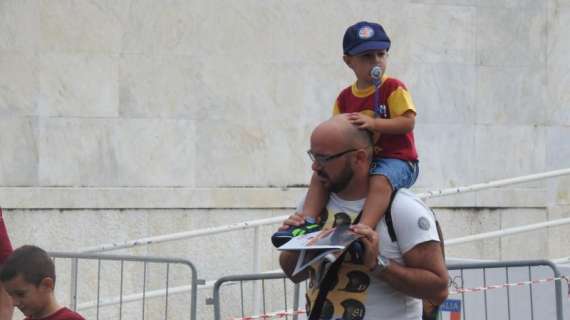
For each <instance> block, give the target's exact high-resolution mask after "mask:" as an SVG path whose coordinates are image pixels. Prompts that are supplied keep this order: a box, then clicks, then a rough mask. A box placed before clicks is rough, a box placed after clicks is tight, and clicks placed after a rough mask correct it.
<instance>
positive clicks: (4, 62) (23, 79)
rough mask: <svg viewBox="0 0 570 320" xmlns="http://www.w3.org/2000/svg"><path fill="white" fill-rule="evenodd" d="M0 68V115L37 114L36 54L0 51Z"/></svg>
mask: <svg viewBox="0 0 570 320" xmlns="http://www.w3.org/2000/svg"><path fill="white" fill-rule="evenodd" d="M0 32H1V31H0ZM0 70H1V72H0V116H3V117H8V118H11V117H14V116H18V117H25V116H34V115H37V106H38V88H39V82H38V60H37V56H36V55H34V54H31V53H23V54H22V53H16V52H8V51H0Z"/></svg>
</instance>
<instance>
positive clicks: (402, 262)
mask: <svg viewBox="0 0 570 320" xmlns="http://www.w3.org/2000/svg"><path fill="white" fill-rule="evenodd" d="M308 153H309V156H310V157H311V160H312V161H313V163H312V169H313V171H314V172H315V175H316V176H317V177H318V179H319V180H320V181H321V182H322V183H323V184H324V185H325V186H326V187H327V189H329V190H331V195H330V198H329V201H328V204H327V207H326V210H324V211H323V212H322V213H321V215H320V223H321V224H322V225H323V227H324V228H327V227H330V226H332V224H333V221H334V217H335V216H336V215H339V213H342V214H344V215H348V216H350V218H351V220H352V221H354V220H355V219H356V217H357V216H358V215H359V213H360V212H361V210H362V208H363V205H364V202H365V200H366V199H365V198H366V196H367V192H368V186H369V184H368V178H369V177H368V172H369V166H370V163H371V159H372V143H371V138H370V136H369V134H368V132H367V131H364V130H360V129H358V128H357V127H356V126H354V125H352V124H351V123H350V122H349V121H348V119H347V118H346V116H344V115H339V116H335V117H333V118H331V119H329V120H327V121H325V122H323V123H321V124H319V125H318V126H317V127H316V128H315V129H314V131H313V133H312V135H311V148H310V150H309V151H308ZM302 206H303V204H302V203H301V204H300V205H299V207H301V208H302ZM297 212H300V211H297ZM390 216H391V218H392V223H391V225H392V226H393V230H394V232H395V234H396V236H397V238H396V240H394V241H392V240H391V238H390V235H389V231H388V227H387V224H386V220H385V218H382V220H381V221H380V222H379V223H378V225H377V226H376V230H374V229H372V228H370V227H368V226H366V225H364V224H355V225H353V226H352V230H353V231H354V232H357V233H359V234H362V235H363V238H361V239H362V243H363V246H364V250H363V254H362V257H358V256H359V255H357V254H354V253H353V254H351V253H350V252H349V253H348V254H346V255H345V256H344V260H343V261H342V263H341V264H340V267H339V269H338V270H337V273H336V275H335V277H334V280H333V281H331V283H333V284H334V286H333V287H332V288H331V289H330V291H329V292H328V294H326V296H325V297H324V299H323V298H322V297H321V298H318V296H319V289H320V288H322V284H321V286H318V285H317V280H316V275H317V274H319V270H320V268H323V265H322V264H320V263H318V264H315V265H313V266H311V268H308V271H306V272H302V273H300V274H297V275H295V277H292V272H293V270H294V266H295V263H296V261H297V258H298V254H297V253H294V252H291V251H283V252H282V253H281V255H280V258H279V261H280V264H281V267H282V268H283V271H284V272H285V273H286V274H287V275H288V277H290V278H291V280H293V281H295V282H299V281H302V280H305V279H310V282H309V289H308V291H307V296H306V298H307V312H308V313H309V319H343V320H344V319H350V320H359V319H366V320H383V319H391V320H394V319H396V320H399V319H402V320H403V319H414V320H420V319H421V318H422V299H427V300H428V301H431V303H433V304H436V305H437V304H440V303H441V302H443V300H445V299H446V297H447V294H448V291H447V280H448V278H447V277H448V274H447V268H446V266H445V261H444V259H443V253H442V251H441V247H440V244H439V241H440V239H439V237H438V234H437V230H436V227H435V217H434V216H433V214H432V212H431V211H430V210H429V208H427V206H426V205H425V204H424V203H423V202H422V201H421V200H420V199H419V198H417V197H416V196H415V195H414V194H413V193H412V192H410V191H408V190H406V189H400V190H398V191H397V193H396V195H395V196H394V200H393V203H392V207H391V215H390ZM304 222H305V221H304V218H303V216H302V215H299V214H294V215H292V216H290V217H288V218H287V219H286V220H285V221H284V222H283V225H282V226H281V227H280V230H284V229H287V228H290V227H291V226H300V225H302V224H303V223H304ZM321 301H322V302H321ZM315 302H317V303H316V304H315ZM313 311H314V312H313ZM317 312H318V313H320V315H318V317H317V315H316V314H315V313H317ZM311 313H313V314H311Z"/></svg>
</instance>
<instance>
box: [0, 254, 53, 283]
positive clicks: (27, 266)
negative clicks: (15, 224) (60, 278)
mask: <svg viewBox="0 0 570 320" xmlns="http://www.w3.org/2000/svg"><path fill="white" fill-rule="evenodd" d="M20 274H21V275H22V277H23V278H24V280H25V281H26V282H28V283H31V284H33V285H35V286H38V285H39V284H40V283H41V282H42V280H43V279H44V278H46V277H50V278H52V279H53V282H54V283H55V266H54V264H53V261H52V260H51V259H50V257H49V256H48V254H47V252H45V251H44V250H43V249H41V248H39V247H36V246H31V245H25V246H21V247H20V248H18V249H16V250H15V251H14V252H13V253H12V254H11V255H10V256H9V257H8V259H7V260H6V262H5V263H4V265H3V266H2V267H1V270H0V281H2V282H6V281H10V280H11V279H14V278H15V277H17V276H18V275H20Z"/></svg>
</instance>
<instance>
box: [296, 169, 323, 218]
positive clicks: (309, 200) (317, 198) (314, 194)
mask: <svg viewBox="0 0 570 320" xmlns="http://www.w3.org/2000/svg"><path fill="white" fill-rule="evenodd" d="M328 199H329V192H328V190H327V189H325V187H324V186H323V184H322V183H321V182H320V181H319V180H318V179H317V178H316V177H315V174H314V173H313V176H312V177H311V183H310V185H309V190H308V191H307V197H306V199H305V204H304V205H303V212H301V213H302V214H303V215H304V216H305V219H306V220H307V222H310V223H317V220H318V218H319V214H320V213H321V211H322V210H323V208H324V207H325V206H326V203H327V201H328Z"/></svg>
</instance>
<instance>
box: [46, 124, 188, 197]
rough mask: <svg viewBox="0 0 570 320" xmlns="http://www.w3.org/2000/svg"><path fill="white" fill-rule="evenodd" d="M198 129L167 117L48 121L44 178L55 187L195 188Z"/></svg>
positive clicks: (47, 183)
mask: <svg viewBox="0 0 570 320" xmlns="http://www.w3.org/2000/svg"><path fill="white" fill-rule="evenodd" d="M194 130H195V127H194V124H193V123H192V122H191V121H185V120H168V119H163V120H160V119H148V120H146V119H139V120H109V119H49V120H45V121H43V122H42V124H41V126H40V140H39V142H38V144H39V150H40V151H39V154H40V156H39V157H40V159H41V160H40V169H39V171H40V181H41V183H42V184H44V185H52V186H94V185H95V186H147V185H153V186H160V185H162V186H194V181H195V180H194V177H195V176H194V174H195V173H194V168H195V167H194V161H195V157H196V154H195V152H194V150H195V149H194V147H195V145H194V135H195V131H194Z"/></svg>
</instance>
